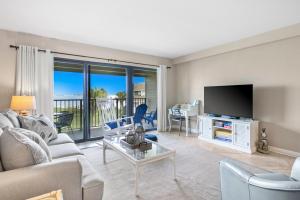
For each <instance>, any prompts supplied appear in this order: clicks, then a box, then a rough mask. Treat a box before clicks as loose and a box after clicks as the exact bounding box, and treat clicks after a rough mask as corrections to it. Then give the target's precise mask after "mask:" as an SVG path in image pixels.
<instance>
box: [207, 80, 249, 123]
mask: <svg viewBox="0 0 300 200" xmlns="http://www.w3.org/2000/svg"><path fill="white" fill-rule="evenodd" d="M204 112H205V113H207V114H212V115H225V116H230V117H242V118H251V119H252V118H253V85H250V84H249V85H228V86H208V87H204Z"/></svg>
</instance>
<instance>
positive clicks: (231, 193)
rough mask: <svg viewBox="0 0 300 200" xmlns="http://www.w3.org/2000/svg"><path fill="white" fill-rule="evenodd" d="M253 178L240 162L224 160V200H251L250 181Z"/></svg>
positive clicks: (221, 164)
mask: <svg viewBox="0 0 300 200" xmlns="http://www.w3.org/2000/svg"><path fill="white" fill-rule="evenodd" d="M251 176H253V174H252V173H251V172H249V171H248V170H245V169H244V168H243V167H242V166H241V165H240V164H239V163H238V162H235V161H233V160H229V159H226V160H222V161H221V162H220V177H221V195H222V200H240V199H243V200H250V198H249V189H248V186H249V183H248V180H249V179H250V177H251Z"/></svg>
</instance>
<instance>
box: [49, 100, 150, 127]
mask: <svg viewBox="0 0 300 200" xmlns="http://www.w3.org/2000/svg"><path fill="white" fill-rule="evenodd" d="M113 101H114V102H113V104H114V105H115V109H116V115H117V117H118V118H120V117H122V116H124V115H126V98H124V99H119V98H117V99H113ZM143 103H146V98H134V99H133V108H134V112H135V109H136V107H137V106H138V105H140V104H143ZM83 109H84V107H83V100H82V99H55V100H54V112H55V113H62V112H68V113H73V121H72V124H71V127H72V129H74V130H82V128H83V125H82V120H83ZM89 113H90V127H99V126H100V120H101V118H100V115H99V112H98V110H97V104H96V99H90V112H89Z"/></svg>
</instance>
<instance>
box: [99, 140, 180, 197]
mask: <svg viewBox="0 0 300 200" xmlns="http://www.w3.org/2000/svg"><path fill="white" fill-rule="evenodd" d="M123 138H125V136H124V135H115V136H106V137H105V138H104V139H103V163H104V164H106V154H105V151H106V149H107V148H110V149H112V150H114V151H115V152H117V153H118V154H120V155H121V156H123V157H124V158H125V159H126V160H128V161H129V162H130V163H131V164H132V165H133V166H134V168H135V195H136V196H138V185H139V177H140V168H141V167H142V166H144V165H147V164H150V163H153V162H157V161H160V160H163V159H170V161H172V164H173V170H174V171H173V173H174V174H173V175H174V180H175V181H176V165H175V155H176V151H175V150H172V149H170V148H167V147H165V146H163V145H161V144H159V143H157V142H153V141H150V140H147V141H149V142H151V143H152V148H151V149H150V150H147V151H140V150H139V149H130V148H128V147H126V146H124V145H123V144H121V143H120V140H121V139H123Z"/></svg>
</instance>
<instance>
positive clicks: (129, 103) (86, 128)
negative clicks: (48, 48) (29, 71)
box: [54, 56, 154, 143]
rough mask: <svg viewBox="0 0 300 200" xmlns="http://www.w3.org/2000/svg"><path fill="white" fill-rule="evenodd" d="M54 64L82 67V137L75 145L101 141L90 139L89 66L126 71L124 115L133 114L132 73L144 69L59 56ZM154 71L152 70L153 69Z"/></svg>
mask: <svg viewBox="0 0 300 200" xmlns="http://www.w3.org/2000/svg"><path fill="white" fill-rule="evenodd" d="M54 62H62V63H74V64H80V65H83V72H82V73H83V76H84V77H83V113H82V115H83V122H82V123H83V137H82V139H79V140H76V141H75V142H76V143H80V142H86V141H93V140H99V139H103V136H101V137H94V138H91V132H90V115H89V112H90V104H89V100H90V94H89V90H90V68H91V67H90V66H91V65H92V66H97V65H98V66H107V67H113V68H123V69H125V70H126V115H127V116H132V114H133V104H134V102H133V98H134V95H133V92H134V91H133V76H134V75H133V72H134V70H135V69H144V68H145V67H137V66H130V65H121V64H110V63H101V62H94V61H86V60H77V59H71V58H62V57H59V56H55V57H54ZM153 69H154V68H153Z"/></svg>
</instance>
